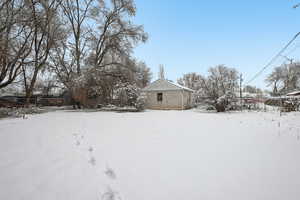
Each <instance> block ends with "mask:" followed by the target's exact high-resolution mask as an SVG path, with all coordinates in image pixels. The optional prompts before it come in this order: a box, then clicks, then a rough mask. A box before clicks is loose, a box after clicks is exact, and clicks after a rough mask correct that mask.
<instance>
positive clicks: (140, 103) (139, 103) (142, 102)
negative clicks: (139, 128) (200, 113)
mask: <svg viewBox="0 0 300 200" xmlns="http://www.w3.org/2000/svg"><path fill="white" fill-rule="evenodd" d="M135 107H136V109H137V110H138V111H143V110H145V107H146V96H145V95H143V94H141V95H140V96H139V97H138V98H137V100H136V103H135Z"/></svg>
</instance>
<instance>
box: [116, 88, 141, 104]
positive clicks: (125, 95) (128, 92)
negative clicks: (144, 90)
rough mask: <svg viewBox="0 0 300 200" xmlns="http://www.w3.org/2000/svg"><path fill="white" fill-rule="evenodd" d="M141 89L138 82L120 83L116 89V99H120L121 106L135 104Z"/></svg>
mask: <svg viewBox="0 0 300 200" xmlns="http://www.w3.org/2000/svg"><path fill="white" fill-rule="evenodd" d="M139 90H140V89H139V88H138V87H137V86H136V84H130V83H118V84H117V85H116V87H115V90H114V99H117V100H118V102H119V105H120V106H135V104H136V102H137V99H138V97H139Z"/></svg>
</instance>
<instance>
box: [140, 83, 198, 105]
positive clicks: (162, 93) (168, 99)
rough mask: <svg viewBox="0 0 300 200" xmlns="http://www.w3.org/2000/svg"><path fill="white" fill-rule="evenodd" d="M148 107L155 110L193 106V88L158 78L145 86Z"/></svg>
mask: <svg viewBox="0 0 300 200" xmlns="http://www.w3.org/2000/svg"><path fill="white" fill-rule="evenodd" d="M143 92H144V93H145V95H146V98H147V100H146V108H148V109H155V110H183V109H189V108H191V107H192V93H193V92H194V91H193V90H191V89H189V88H186V87H183V86H181V85H178V84H175V83H172V82H170V81H168V80H165V79H158V80H156V81H154V82H153V83H151V84H150V85H148V86H147V87H145V88H144V89H143Z"/></svg>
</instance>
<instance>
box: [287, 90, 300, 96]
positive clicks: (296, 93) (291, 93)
mask: <svg viewBox="0 0 300 200" xmlns="http://www.w3.org/2000/svg"><path fill="white" fill-rule="evenodd" d="M286 96H300V90H298V91H294V92H290V93H288V94H287V95H286Z"/></svg>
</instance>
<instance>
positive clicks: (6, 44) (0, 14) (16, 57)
mask: <svg viewBox="0 0 300 200" xmlns="http://www.w3.org/2000/svg"><path fill="white" fill-rule="evenodd" d="M24 8H25V2H24V1H22V0H4V1H1V2H0V88H4V87H6V86H8V85H9V84H12V83H13V82H14V81H15V80H16V78H17V77H18V75H19V74H20V71H21V66H22V65H23V64H24V61H25V59H26V58H27V56H28V55H29V53H30V47H31V45H32V41H30V37H31V36H32V33H33V31H32V30H31V29H30V28H29V24H28V22H29V20H30V17H28V15H26V14H25V12H26V11H25V9H24Z"/></svg>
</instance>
